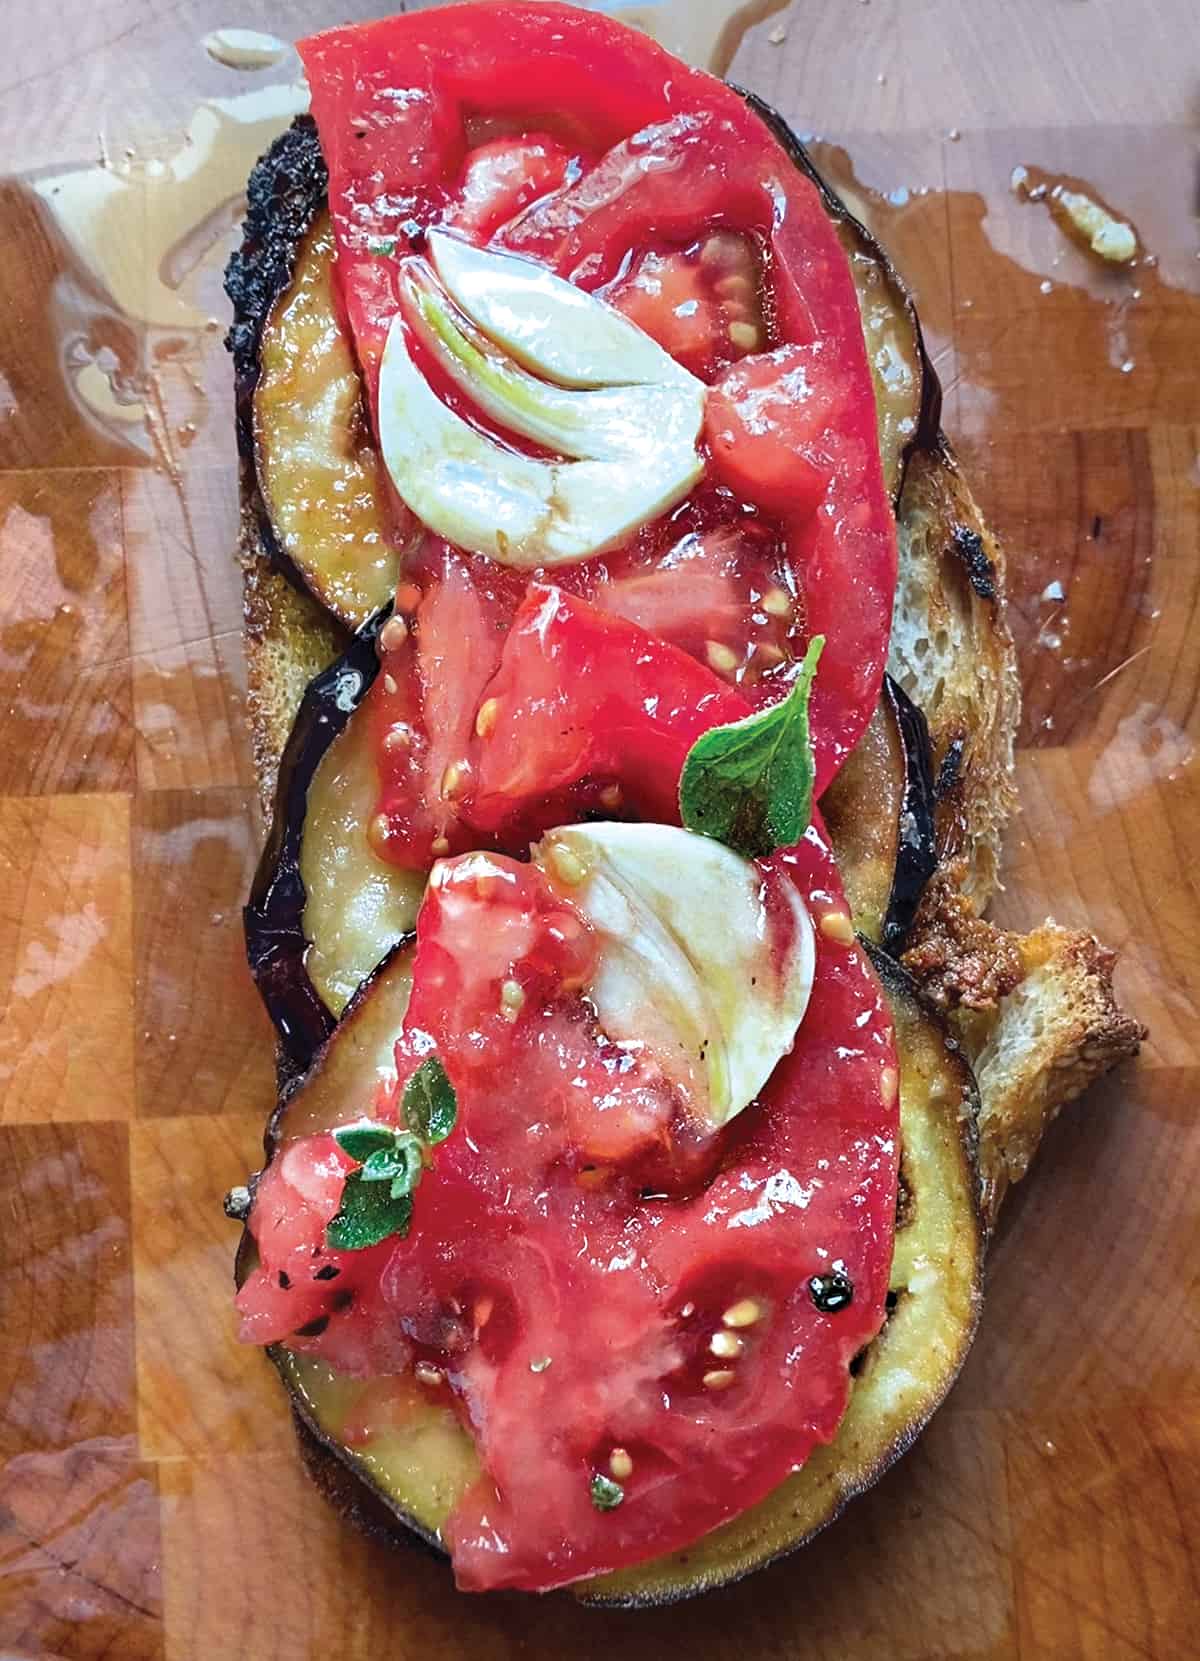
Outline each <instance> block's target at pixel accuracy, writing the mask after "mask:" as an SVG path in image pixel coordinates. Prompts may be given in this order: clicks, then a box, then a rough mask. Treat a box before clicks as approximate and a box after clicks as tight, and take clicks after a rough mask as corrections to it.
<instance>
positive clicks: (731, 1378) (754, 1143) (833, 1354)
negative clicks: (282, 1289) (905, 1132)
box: [241, 827, 898, 1590]
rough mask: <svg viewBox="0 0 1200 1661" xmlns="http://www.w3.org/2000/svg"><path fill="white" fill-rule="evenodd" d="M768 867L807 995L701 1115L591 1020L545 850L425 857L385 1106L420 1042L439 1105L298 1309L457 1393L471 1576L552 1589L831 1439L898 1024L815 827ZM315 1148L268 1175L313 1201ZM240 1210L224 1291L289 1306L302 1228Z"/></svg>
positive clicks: (459, 1521)
mask: <svg viewBox="0 0 1200 1661" xmlns="http://www.w3.org/2000/svg"><path fill="white" fill-rule="evenodd" d="M761 869H762V880H763V883H764V885H765V888H766V890H767V892H768V895H769V894H770V892H771V891H772V890H778V889H779V888H780V887H781V886H782V885H786V884H794V885H795V886H796V887H797V888H798V890H799V892H800V893H801V894H802V895H803V897H804V898H805V900H806V901H807V903H808V905H809V908H810V910H811V913H812V915H813V917H814V920H815V921H816V922H817V925H818V926H817V931H816V932H817V939H818V955H817V966H816V973H815V977H814V983H813V990H812V997H811V1000H810V1004H809V1008H808V1011H807V1013H806V1015H805V1019H804V1021H803V1023H802V1024H801V1027H800V1030H799V1032H798V1034H797V1039H796V1044H795V1047H794V1049H793V1050H792V1053H791V1054H790V1055H789V1056H787V1057H786V1058H785V1059H784V1060H783V1061H782V1062H781V1063H780V1064H779V1066H778V1067H777V1068H776V1070H775V1072H774V1074H773V1075H772V1077H771V1079H770V1081H769V1082H768V1084H767V1086H766V1088H765V1089H764V1090H763V1091H762V1093H761V1097H760V1098H759V1100H758V1101H757V1103H755V1104H753V1105H752V1107H751V1108H749V1109H747V1111H746V1112H745V1113H744V1114H743V1115H742V1116H741V1117H740V1118H739V1119H737V1120H735V1121H734V1122H733V1124H732V1125H730V1126H728V1127H726V1128H725V1129H724V1130H721V1131H716V1130H712V1129H709V1130H707V1131H705V1132H703V1133H702V1132H700V1131H698V1130H697V1127H696V1125H695V1123H694V1122H693V1121H690V1120H689V1119H688V1117H687V1115H686V1113H685V1112H684V1111H683V1110H682V1104H681V1102H680V1099H679V1097H678V1095H677V1094H676V1092H675V1090H674V1088H673V1087H672V1086H671V1085H670V1084H669V1083H668V1081H667V1080H666V1078H665V1077H664V1075H663V1073H662V1072H661V1071H660V1070H659V1069H658V1068H656V1067H655V1066H654V1065H653V1063H652V1062H651V1061H649V1060H648V1058H645V1057H639V1056H638V1055H637V1054H636V1053H635V1052H633V1051H630V1050H629V1049H627V1048H623V1047H620V1046H617V1045H614V1044H612V1043H610V1042H609V1041H608V1040H607V1039H606V1038H605V1036H604V1034H603V1033H601V1032H600V1031H599V1030H598V1029H597V1027H596V1025H595V1019H594V1016H593V1014H592V1012H591V1008H590V1005H588V1004H587V1003H586V1001H585V1000H584V999H583V998H582V997H581V996H580V989H581V988H582V987H583V986H584V985H586V983H587V981H588V979H589V977H590V974H591V972H592V969H593V964H594V952H595V945H594V940H593V937H592V936H591V934H590V931H589V929H588V927H587V925H586V923H585V922H584V921H583V920H582V919H581V918H580V917H579V915H578V914H577V913H576V912H575V910H574V909H573V907H572V906H571V905H570V904H569V903H568V902H565V901H564V900H563V899H562V897H561V895H559V894H558V893H556V892H555V891H554V890H552V889H551V887H550V885H549V884H548V883H547V881H546V879H545V878H544V877H543V876H542V874H541V872H540V871H539V870H538V869H537V868H536V867H533V866H530V865H521V864H518V863H516V862H514V861H512V860H510V859H507V858H505V857H503V856H496V855H488V854H470V855H466V856H463V857H460V858H458V859H454V860H450V861H446V862H444V863H443V864H441V865H439V866H438V867H437V868H436V869H435V872H434V876H433V879H432V883H431V891H430V894H429V897H428V898H427V900H426V903H425V905H424V907H423V908H422V912H421V919H420V923H419V928H418V944H417V952H416V960H415V965H414V978H413V992H412V1000H411V1003H410V1006H409V1011H408V1015H407V1018H406V1021H405V1025H404V1030H403V1032H402V1034H401V1036H400V1038H399V1042H398V1044H397V1047H396V1060H397V1069H398V1075H399V1080H400V1084H399V1086H398V1088H397V1096H396V1098H394V1099H393V1101H392V1102H391V1104H390V1105H389V1104H387V1103H383V1104H380V1105H379V1107H378V1109H377V1111H378V1112H379V1114H380V1116H381V1117H389V1116H390V1117H392V1118H396V1117H398V1115H399V1111H400V1110H399V1106H398V1096H399V1093H400V1091H401V1090H402V1088H403V1083H404V1081H405V1080H406V1079H407V1078H408V1077H409V1076H410V1075H411V1074H412V1072H413V1071H414V1069H415V1068H416V1067H417V1066H418V1065H419V1064H420V1062H421V1061H422V1060H423V1059H424V1058H426V1057H427V1056H428V1055H430V1054H431V1053H433V1054H436V1055H437V1056H438V1057H439V1058H440V1059H441V1061H442V1062H443V1064H444V1066H445V1067H446V1069H447V1072H448V1074H449V1076H450V1078H451V1080H452V1082H453V1085H454V1088H455V1091H456V1093H457V1102H458V1119H457V1124H456V1126H455V1129H454V1131H453V1132H452V1134H451V1135H450V1137H449V1138H448V1139H447V1140H446V1141H445V1142H444V1143H443V1144H442V1145H441V1146H440V1147H439V1148H438V1149H437V1150H436V1152H435V1154H434V1155H433V1159H432V1168H431V1169H430V1170H428V1171H427V1172H426V1174H425V1176H424V1177H423V1179H422V1181H421V1184H420V1186H419V1188H418V1189H417V1192H416V1196H415V1203H414V1210H413V1221H412V1228H411V1232H410V1233H409V1235H408V1237H407V1239H404V1240H397V1241H394V1242H392V1244H391V1248H390V1251H389V1252H388V1256H387V1259H386V1262H382V1263H381V1258H380V1254H381V1253H383V1252H384V1251H385V1250H387V1248H386V1247H384V1246H380V1247H375V1248H372V1249H371V1251H370V1252H368V1253H363V1254H361V1256H362V1257H363V1258H364V1259H365V1258H370V1259H371V1263H370V1267H369V1270H368V1272H367V1274H366V1275H365V1276H364V1277H363V1281H358V1280H356V1281H354V1282H353V1283H352V1284H354V1285H355V1286H357V1285H359V1284H362V1283H363V1282H364V1281H365V1283H366V1284H367V1286H368V1287H369V1289H370V1290H369V1296H368V1298H367V1300H366V1301H364V1302H361V1303H360V1302H358V1301H351V1302H350V1303H349V1304H346V1305H344V1306H343V1308H342V1309H341V1310H340V1311H338V1310H337V1308H336V1305H335V1303H334V1301H333V1299H334V1296H335V1295H336V1294H335V1293H333V1292H332V1291H330V1292H329V1294H328V1296H327V1300H326V1302H325V1304H324V1306H323V1307H324V1308H325V1310H327V1311H328V1312H329V1319H328V1321H327V1323H326V1324H325V1325H324V1327H320V1328H319V1330H317V1331H315V1332H314V1331H313V1320H312V1310H313V1308H314V1307H320V1306H321V1290H322V1288H324V1287H326V1286H327V1285H328V1287H330V1288H332V1287H335V1286H337V1284H338V1283H337V1282H333V1283H317V1282H315V1281H314V1280H312V1279H311V1276H312V1273H313V1271H312V1269H311V1267H310V1268H309V1270H308V1275H309V1277H310V1278H309V1279H308V1280H307V1281H306V1282H305V1289H304V1292H303V1297H302V1300H301V1301H298V1302H296V1303H294V1304H292V1305H291V1307H292V1308H293V1309H295V1310H297V1311H300V1312H302V1313H303V1314H304V1315H305V1316H307V1317H309V1320H308V1331H309V1336H307V1337H305V1336H304V1335H301V1338H300V1339H299V1347H301V1348H308V1349H311V1350H314V1351H316V1352H317V1353H318V1354H321V1355H323V1356H325V1357H326V1358H328V1359H331V1360H334V1361H335V1364H340V1365H342V1366H344V1365H345V1364H346V1359H347V1358H348V1357H349V1358H354V1357H355V1356H362V1357H364V1358H367V1359H368V1363H369V1358H370V1357H371V1356H372V1355H373V1354H375V1353H378V1352H379V1351H380V1350H381V1349H383V1348H386V1345H387V1343H388V1341H389V1340H388V1339H387V1338H386V1337H385V1336H383V1334H385V1333H387V1332H389V1331H390V1333H391V1334H392V1335H393V1336H392V1339H391V1342H393V1343H395V1342H401V1343H402V1344H404V1345H406V1346H408V1353H409V1354H411V1355H413V1356H417V1357H419V1358H420V1359H421V1360H422V1361H423V1362H424V1364H425V1365H424V1369H423V1374H422V1376H425V1377H428V1378H429V1379H430V1380H431V1387H432V1388H434V1389H437V1390H440V1389H446V1390H448V1391H449V1392H451V1394H452V1396H453V1399H454V1401H455V1402H456V1404H457V1406H458V1408H459V1411H460V1412H461V1414H462V1417H463V1420H464V1423H465V1424H466V1425H467V1426H468V1427H469V1428H470V1430H471V1432H472V1434H473V1436H474V1438H475V1442H476V1446H477V1450H478V1453H479V1457H480V1461H481V1464H482V1467H483V1476H482V1477H481V1479H480V1480H479V1482H478V1483H477V1484H476V1485H475V1486H474V1487H473V1488H472V1489H471V1490H470V1491H469V1492H468V1494H467V1495H466V1496H465V1498H464V1499H463V1501H462V1503H461V1504H460V1505H459V1507H458V1509H457V1510H456V1511H455V1513H454V1514H453V1515H452V1517H451V1518H450V1520H449V1523H448V1525H447V1528H446V1530H445V1533H446V1537H447V1540H448V1542H449V1544H450V1547H451V1551H452V1555H453V1560H454V1566H455V1573H456V1576H457V1578H458V1581H459V1583H460V1585H462V1586H464V1587H466V1588H472V1589H485V1588H493V1587H499V1586H518V1587H524V1588H527V1589H538V1590H541V1589H546V1588H549V1587H552V1586H555V1585H559V1584H562V1583H565V1582H568V1581H571V1580H574V1579H577V1578H580V1577H581V1576H587V1575H593V1574H597V1573H600V1572H603V1571H604V1570H607V1569H611V1568H616V1567H619V1566H622V1565H624V1564H628V1563H634V1562H638V1561H641V1560H642V1559H644V1558H646V1557H649V1556H653V1555H658V1554H659V1553H662V1552H667V1551H670V1550H673V1549H675V1548H676V1547H679V1546H682V1545H684V1544H686V1543H687V1542H688V1541H689V1540H692V1539H694V1538H695V1537H696V1536H697V1535H698V1534H700V1533H702V1532H704V1531H706V1530H708V1529H710V1528H713V1527H715V1526H716V1525H717V1524H718V1523H720V1522H722V1521H723V1520H725V1519H726V1518H727V1517H730V1516H732V1515H734V1514H735V1513H737V1512H739V1511H741V1510H743V1509H745V1508H746V1507H747V1506H748V1505H750V1504H752V1503H753V1502H754V1501H755V1500H756V1499H758V1498H759V1497H761V1496H762V1495H763V1494H765V1493H766V1492H768V1491H769V1490H770V1489H771V1488H773V1487H774V1486H776V1485H777V1484H778V1483H779V1482H780V1481H781V1480H782V1479H783V1478H784V1477H785V1476H786V1475H787V1473H788V1472H789V1471H791V1470H793V1469H795V1468H796V1467H797V1466H798V1465H800V1464H802V1463H803V1461H804V1459H805V1458H806V1457H807V1455H808V1454H809V1452H810V1451H811V1450H812V1448H813V1447H814V1445H816V1444H817V1443H818V1442H824V1441H828V1440H829V1439H830V1438H831V1437H832V1435H833V1434H834V1431H835V1430H836V1428H837V1425H838V1423H839V1421H840V1419H841V1416H842V1413H843V1411H844V1409H845V1403H846V1394H847V1389H848V1385H849V1378H848V1371H847V1369H848V1366H849V1363H850V1361H851V1360H852V1359H853V1357H854V1355H855V1354H857V1352H858V1351H859V1350H860V1349H861V1348H862V1347H863V1346H864V1345H865V1344H866V1343H868V1342H869V1341H870V1340H871V1338H872V1337H874V1335H875V1333H876V1332H877V1331H878V1330H879V1327H880V1325H881V1323H882V1320H883V1313H884V1299H885V1296H886V1292H887V1282H888V1270H889V1266H890V1259H891V1239H892V1226H893V1219H894V1214H895V1204H896V1169H897V1159H898V1146H897V1129H898V1127H897V1110H896V1070H895V1069H896V1056H895V1051H894V1046H893V1040H892V1032H891V1025H890V1020H889V1017H888V1014H887V1010H886V1006H885V1004H884V1001H883V998H882V994H881V993H880V990H879V988H878V985H877V983H876V981H875V977H874V975H873V973H872V971H871V969H870V967H869V964H868V963H867V961H866V960H865V958H864V957H863V955H862V954H861V952H860V950H859V948H858V947H857V946H856V945H854V944H853V943H852V942H851V943H847V941H846V939H845V937H844V934H843V937H842V938H840V939H839V938H837V937H836V936H837V933H838V931H834V934H833V935H832V936H831V934H830V933H829V932H827V931H822V929H821V927H820V922H821V919H822V918H823V917H824V916H825V915H827V914H828V913H830V912H833V913H835V914H836V915H837V916H839V917H840V918H841V919H842V920H843V922H844V920H845V907H844V901H843V899H842V896H841V891H840V887H839V884H838V879H837V873H836V869H835V867H834V865H833V861H832V858H831V856H830V854H829V851H828V848H827V845H826V843H825V841H824V839H823V836H822V835H821V833H820V831H819V829H818V828H816V827H814V828H812V829H811V830H810V831H809V833H808V834H807V836H806V837H805V839H804V841H803V842H802V843H801V844H800V846H798V847H797V848H795V849H792V850H789V851H787V852H782V853H780V854H777V855H775V856H774V857H773V858H772V859H771V860H770V861H768V862H765V863H764V865H763V866H762V868H761ZM768 909H770V908H768ZM514 988H516V989H517V991H516V992H514V991H513V989H514ZM331 1148H332V1149H333V1152H332V1153H331ZM335 1157H340V1155H338V1153H337V1150H336V1145H335V1144H333V1143H332V1139H331V1138H329V1137H327V1136H324V1137H313V1138H308V1139H306V1140H304V1141H301V1142H298V1143H294V1144H292V1145H290V1147H289V1148H288V1149H287V1150H286V1151H285V1153H284V1154H283V1156H282V1158H281V1160H280V1161H279V1170H280V1172H281V1173H283V1175H281V1176H279V1177H278V1178H277V1179H276V1180H277V1182H282V1181H283V1180H285V1176H286V1175H287V1173H289V1172H291V1173H292V1174H291V1177H290V1180H291V1181H292V1182H293V1184H297V1183H298V1185H299V1187H300V1189H301V1190H302V1191H304V1192H306V1193H309V1192H311V1193H312V1194H313V1195H314V1196H315V1197H314V1198H313V1199H312V1200H310V1201H308V1202H307V1204H308V1206H309V1209H310V1210H312V1209H313V1208H314V1207H315V1212H316V1214H317V1215H321V1214H322V1211H324V1212H330V1214H331V1209H330V1208H331V1207H332V1206H333V1205H334V1204H335V1203H336V1201H335V1198H334V1195H333V1192H332V1185H331V1183H330V1181H329V1175H328V1173H329V1166H330V1161H331V1160H332V1159H334V1158H335ZM306 1161H308V1162H310V1164H311V1167H312V1169H311V1173H310V1174H309V1175H307V1176H305V1175H304V1174H303V1173H304V1166H305V1162H306ZM296 1171H299V1172H300V1173H301V1174H300V1175H299V1176H297V1175H296V1174H295V1172H296ZM272 1192H273V1190H272ZM267 1198H268V1199H269V1198H270V1195H268V1196H267ZM253 1226H254V1228H255V1230H256V1235H257V1239H258V1245H259V1251H260V1254H261V1258H262V1267H261V1268H260V1269H259V1271H258V1272H257V1275H256V1277H253V1278H252V1279H251V1280H250V1281H249V1282H248V1283H247V1286H246V1287H245V1289H244V1290H243V1292H242V1294H241V1301H242V1307H243V1309H244V1311H245V1312H246V1318H247V1321H251V1320H254V1321H262V1320H264V1319H265V1317H264V1316H263V1315H262V1313H261V1308H262V1306H263V1305H264V1304H266V1305H268V1306H269V1307H270V1308H271V1309H272V1310H280V1309H284V1310H286V1309H287V1308H288V1307H289V1305H288V1298H287V1297H286V1296H282V1295H281V1294H280V1293H279V1292H278V1290H277V1285H278V1270H279V1268H280V1267H281V1266H285V1265H290V1268H289V1269H288V1271H287V1272H288V1273H289V1274H292V1273H295V1272H296V1270H297V1264H298V1262H299V1261H300V1258H302V1256H303V1250H304V1247H305V1246H306V1245H307V1244H308V1243H309V1242H308V1234H307V1233H306V1232H305V1229H304V1227H303V1226H301V1227H300V1228H299V1232H298V1231H297V1224H296V1222H295V1221H294V1218H293V1217H292V1215H291V1214H290V1212H289V1211H288V1208H287V1207H286V1206H285V1207H283V1208H277V1209H272V1207H271V1206H269V1205H267V1204H265V1203H264V1204H263V1205H260V1207H259V1208H258V1209H257V1210H256V1213H255V1221H254V1225H253ZM309 1232H311V1230H309ZM298 1252H299V1254H300V1256H299V1257H298V1256H297V1253H298ZM311 1261H312V1262H316V1261H320V1262H322V1263H323V1262H324V1261H325V1257H324V1256H322V1255H321V1253H320V1251H319V1250H318V1252H317V1254H316V1255H315V1256H314V1258H313V1259H311ZM334 1261H336V1262H337V1263H338V1264H339V1265H340V1264H341V1261H342V1259H341V1258H340V1257H336V1256H335V1258H334ZM301 1272H303V1270H302V1269H301ZM314 1298H315V1305H314ZM316 1324H317V1325H318V1327H319V1322H317V1323H316ZM270 1330H271V1332H272V1335H274V1336H277V1335H278V1333H277V1330H276V1328H274V1327H272V1328H271V1329H270ZM366 1370H368V1371H370V1370H372V1369H371V1368H370V1366H369V1364H368V1366H367V1368H366ZM614 1471H616V1472H618V1473H620V1476H621V1479H620V1481H619V1483H618V1484H617V1486H618V1487H619V1490H620V1494H619V1499H617V1500H616V1503H615V1504H614V1503H613V1500H614V1494H613V1489H612V1484H613V1482H614V1481H615V1480H616V1479H615V1478H614V1477H613V1474H612V1473H613V1472H614Z"/></svg>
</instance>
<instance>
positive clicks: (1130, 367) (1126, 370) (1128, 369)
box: [1121, 358, 1135, 375]
mask: <svg viewBox="0 0 1200 1661" xmlns="http://www.w3.org/2000/svg"><path fill="white" fill-rule="evenodd" d="M1134 367H1135V365H1134V361H1133V359H1132V358H1126V359H1125V362H1124V363H1123V364H1122V365H1121V373H1122V375H1132V374H1133V371H1134Z"/></svg>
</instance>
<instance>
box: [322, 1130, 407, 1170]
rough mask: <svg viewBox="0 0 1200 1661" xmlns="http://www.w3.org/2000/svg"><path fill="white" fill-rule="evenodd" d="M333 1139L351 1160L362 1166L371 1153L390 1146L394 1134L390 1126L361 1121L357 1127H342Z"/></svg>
mask: <svg viewBox="0 0 1200 1661" xmlns="http://www.w3.org/2000/svg"><path fill="white" fill-rule="evenodd" d="M333 1139H334V1141H335V1142H336V1143H337V1145H338V1147H339V1148H341V1149H342V1151H343V1152H344V1153H348V1154H349V1155H350V1157H351V1159H356V1160H357V1161H358V1163H359V1164H360V1165H364V1164H365V1163H366V1162H367V1160H368V1159H369V1158H370V1157H371V1155H372V1154H373V1153H379V1152H381V1151H382V1150H383V1149H385V1148H390V1147H391V1146H392V1143H393V1142H394V1141H395V1139H396V1132H395V1130H394V1129H393V1128H392V1126H391V1125H373V1124H371V1123H370V1121H369V1120H363V1121H362V1122H361V1123H359V1124H357V1125H343V1126H342V1128H341V1129H340V1130H335V1131H334V1133H333Z"/></svg>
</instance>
